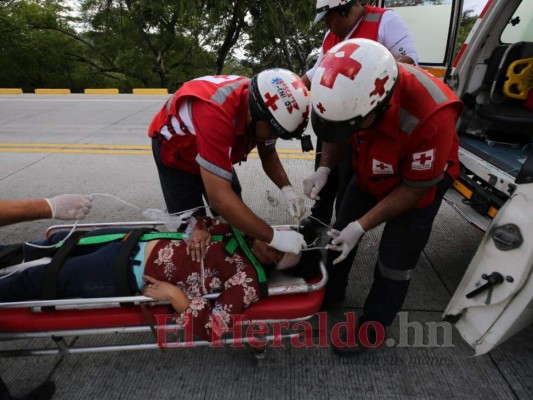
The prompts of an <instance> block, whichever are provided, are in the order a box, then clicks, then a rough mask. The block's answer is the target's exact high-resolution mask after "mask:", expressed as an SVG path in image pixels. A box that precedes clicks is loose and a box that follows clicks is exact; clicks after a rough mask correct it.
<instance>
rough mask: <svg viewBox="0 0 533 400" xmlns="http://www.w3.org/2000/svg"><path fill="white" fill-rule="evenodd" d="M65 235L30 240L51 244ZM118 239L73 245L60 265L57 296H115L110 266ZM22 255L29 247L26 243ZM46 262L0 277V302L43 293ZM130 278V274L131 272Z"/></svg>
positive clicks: (38, 296) (29, 298)
mask: <svg viewBox="0 0 533 400" xmlns="http://www.w3.org/2000/svg"><path fill="white" fill-rule="evenodd" d="M130 231H131V229H99V230H95V231H92V232H90V233H89V234H87V235H86V236H95V235H102V234H108V233H127V232H130ZM65 235H66V234H64V233H58V234H55V235H53V236H52V237H51V238H50V239H48V240H43V241H39V242H34V243H36V244H40V245H51V244H55V243H57V242H59V241H60V240H61V239H62V238H64V237H65ZM119 247H120V242H119V241H118V242H111V243H106V244H103V245H90V246H77V247H76V248H75V249H74V250H73V251H72V252H71V253H70V255H69V257H68V258H67V260H66V261H65V264H64V265H63V267H62V268H61V271H60V272H59V277H58V285H57V287H58V297H59V298H72V297H112V296H114V295H115V282H114V278H113V268H114V265H115V260H116V257H117V254H118V251H119ZM25 251H26V252H27V253H26V254H29V253H31V251H32V248H31V247H29V246H26V248H25ZM47 267H48V265H47V264H45V265H40V266H35V267H30V268H28V269H25V270H24V271H21V272H15V273H14V274H12V275H10V276H7V277H5V278H0V302H9V301H25V300H39V299H40V298H41V296H42V293H43V282H44V276H45V273H46V269H47ZM132 277H133V274H132Z"/></svg>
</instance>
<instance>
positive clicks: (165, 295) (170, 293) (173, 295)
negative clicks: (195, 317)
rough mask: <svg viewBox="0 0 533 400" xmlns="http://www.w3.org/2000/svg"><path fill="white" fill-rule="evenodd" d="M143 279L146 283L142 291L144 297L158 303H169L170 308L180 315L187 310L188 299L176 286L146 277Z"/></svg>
mask: <svg viewBox="0 0 533 400" xmlns="http://www.w3.org/2000/svg"><path fill="white" fill-rule="evenodd" d="M143 278H144V280H145V281H146V282H147V284H146V285H144V288H143V291H142V294H143V295H144V296H147V297H151V298H152V299H154V300H159V301H170V304H172V307H173V308H174V309H175V310H176V311H177V312H180V313H181V312H183V311H185V310H186V309H187V308H189V304H190V300H189V297H188V296H187V295H186V294H185V292H184V291H183V290H181V289H180V288H179V287H177V286H176V285H173V284H172V283H170V282H164V281H159V280H157V279H155V278H152V277H151V276H148V275H143Z"/></svg>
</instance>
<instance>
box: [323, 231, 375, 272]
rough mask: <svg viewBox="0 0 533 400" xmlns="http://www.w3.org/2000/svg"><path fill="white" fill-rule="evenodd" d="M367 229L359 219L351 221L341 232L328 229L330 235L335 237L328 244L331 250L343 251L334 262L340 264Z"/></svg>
mask: <svg viewBox="0 0 533 400" xmlns="http://www.w3.org/2000/svg"><path fill="white" fill-rule="evenodd" d="M364 233H365V231H364V229H363V227H362V226H361V224H360V223H359V221H354V222H350V223H349V224H348V225H347V226H346V228H344V229H343V230H342V232H339V231H338V230H337V229H332V230H330V231H328V235H329V236H331V237H332V238H333V240H332V241H331V244H328V245H327V246H326V248H327V249H329V250H335V251H341V252H342V253H341V255H340V256H338V257H337V258H336V259H335V260H333V264H338V263H340V262H341V261H342V260H344V259H345V258H346V257H348V254H349V253H350V251H352V249H353V248H354V247H355V245H356V244H357V242H359V239H361V237H362V236H363V235H364Z"/></svg>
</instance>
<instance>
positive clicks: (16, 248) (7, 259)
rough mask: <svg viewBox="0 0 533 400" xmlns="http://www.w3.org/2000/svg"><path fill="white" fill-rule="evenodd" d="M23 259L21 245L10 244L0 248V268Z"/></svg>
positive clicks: (18, 262)
mask: <svg viewBox="0 0 533 400" xmlns="http://www.w3.org/2000/svg"><path fill="white" fill-rule="evenodd" d="M22 261H23V257H22V245H21V244H10V245H7V246H6V247H4V248H3V249H2V250H0V268H5V267H9V266H10V265H15V264H20V263H21V262H22Z"/></svg>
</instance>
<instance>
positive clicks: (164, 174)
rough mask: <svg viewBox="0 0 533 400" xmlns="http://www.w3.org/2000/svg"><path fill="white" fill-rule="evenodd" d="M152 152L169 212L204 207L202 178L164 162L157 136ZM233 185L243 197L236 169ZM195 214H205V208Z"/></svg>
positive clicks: (204, 192)
mask: <svg viewBox="0 0 533 400" xmlns="http://www.w3.org/2000/svg"><path fill="white" fill-rule="evenodd" d="M152 153H153V155H154V160H155V165H156V166H157V172H158V174H159V181H160V182H161V189H162V190H163V197H164V199H165V205H166V206H167V211H168V213H169V214H173V213H178V212H181V211H186V210H190V209H192V208H196V207H202V206H203V205H204V203H203V200H202V196H205V198H206V199H207V194H206V191H205V186H204V182H203V181H202V178H201V177H200V176H197V175H193V174H189V173H187V172H183V171H180V170H178V169H175V168H170V167H167V166H166V165H165V164H163V163H162V162H161V140H159V139H157V138H153V139H152ZM231 187H232V188H233V191H234V192H235V193H237V195H238V196H239V197H241V192H242V188H241V184H240V182H239V178H238V176H237V173H236V172H235V170H234V171H233V180H232V182H231ZM194 214H195V215H205V210H204V209H199V210H198V211H196V212H195V213H194Z"/></svg>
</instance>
